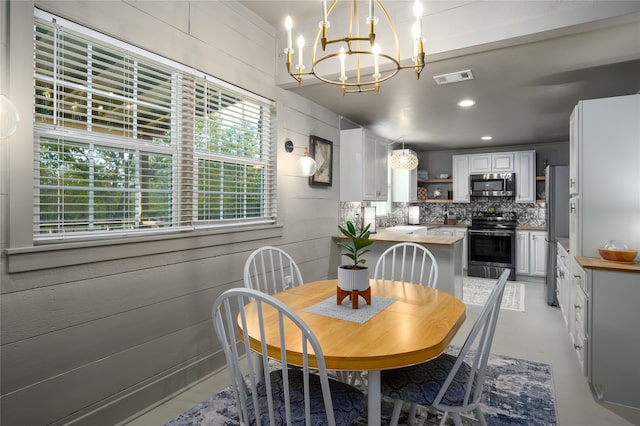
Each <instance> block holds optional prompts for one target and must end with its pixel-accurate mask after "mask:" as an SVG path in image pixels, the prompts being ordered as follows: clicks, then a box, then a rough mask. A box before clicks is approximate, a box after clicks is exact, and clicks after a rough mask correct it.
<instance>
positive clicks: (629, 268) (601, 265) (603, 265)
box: [576, 256, 640, 274]
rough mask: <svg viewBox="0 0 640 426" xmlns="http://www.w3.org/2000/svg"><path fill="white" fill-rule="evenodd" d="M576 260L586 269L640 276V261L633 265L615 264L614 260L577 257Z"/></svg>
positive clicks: (632, 263)
mask: <svg viewBox="0 0 640 426" xmlns="http://www.w3.org/2000/svg"><path fill="white" fill-rule="evenodd" d="M576 260H577V261H578V263H579V264H580V266H582V267H583V268H586V269H602V270H605V271H618V272H631V273H635V274H640V261H637V260H636V261H635V262H631V263H625V262H614V261H612V260H605V259H602V258H600V257H585V256H576Z"/></svg>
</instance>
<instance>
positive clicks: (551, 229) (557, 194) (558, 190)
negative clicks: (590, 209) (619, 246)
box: [545, 166, 569, 306]
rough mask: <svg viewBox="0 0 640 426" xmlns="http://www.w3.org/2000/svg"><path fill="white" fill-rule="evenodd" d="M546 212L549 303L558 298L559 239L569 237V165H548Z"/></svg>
mask: <svg viewBox="0 0 640 426" xmlns="http://www.w3.org/2000/svg"><path fill="white" fill-rule="evenodd" d="M545 175H546V179H545V213H546V230H547V279H546V286H545V296H546V299H547V303H548V304H549V305H554V306H556V305H558V299H557V298H556V258H557V241H558V239H559V238H566V239H568V238H569V166H547V168H546V170H545Z"/></svg>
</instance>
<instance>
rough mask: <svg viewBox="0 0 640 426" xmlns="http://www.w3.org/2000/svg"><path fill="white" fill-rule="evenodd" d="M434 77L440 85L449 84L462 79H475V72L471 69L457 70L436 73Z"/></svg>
mask: <svg viewBox="0 0 640 426" xmlns="http://www.w3.org/2000/svg"><path fill="white" fill-rule="evenodd" d="M433 79H434V80H435V81H436V83H438V84H439V85H441V84H449V83H459V82H461V81H466V80H473V73H472V72H471V70H464V71H456V72H450V73H449V74H440V75H434V76H433Z"/></svg>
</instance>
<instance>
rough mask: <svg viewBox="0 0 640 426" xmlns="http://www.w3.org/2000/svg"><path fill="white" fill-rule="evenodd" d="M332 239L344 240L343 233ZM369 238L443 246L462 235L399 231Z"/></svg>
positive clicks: (373, 235) (457, 239)
mask: <svg viewBox="0 0 640 426" xmlns="http://www.w3.org/2000/svg"><path fill="white" fill-rule="evenodd" d="M332 238H333V240H334V241H340V240H346V239H347V237H345V236H344V235H334V236H333V237H332ZM369 239H371V240H373V241H381V242H389V243H418V244H436V245H443V246H452V245H453V244H455V243H456V242H458V241H461V240H463V239H464V237H455V236H446V235H418V234H403V233H400V232H384V231H381V232H378V233H375V234H371V235H370V236H369Z"/></svg>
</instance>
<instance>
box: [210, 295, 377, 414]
mask: <svg viewBox="0 0 640 426" xmlns="http://www.w3.org/2000/svg"><path fill="white" fill-rule="evenodd" d="M250 302H254V303H255V305H256V306H255V312H256V317H255V318H254V317H252V320H254V321H255V320H256V319H257V320H258V321H259V324H258V329H259V339H260V341H261V351H262V355H261V356H260V363H261V365H260V366H258V365H256V363H255V358H256V357H254V356H246V354H249V353H251V351H252V350H251V347H250V343H249V342H250V338H249V335H248V331H247V330H248V327H249V326H250V324H249V320H248V316H247V312H246V311H245V305H246V304H247V303H250ZM274 309H275V310H276V311H277V321H271V322H270V323H266V321H264V315H265V313H266V312H267V311H273V310H274ZM212 318H213V323H214V330H215V334H216V337H217V339H218V341H219V342H220V344H221V345H222V349H223V352H224V355H225V358H226V360H227V366H228V370H229V374H230V379H231V388H232V390H233V396H234V398H235V399H236V402H237V404H236V406H237V407H238V412H239V420H240V424H243V425H249V424H263V422H264V421H265V420H266V419H267V418H268V419H269V424H279V421H280V420H279V419H280V417H283V418H285V419H286V424H287V425H291V424H293V423H294V422H295V421H296V420H295V419H294V417H293V413H294V412H296V411H299V410H300V408H297V409H294V406H295V405H296V404H298V405H299V404H300V402H299V399H302V400H303V403H302V405H303V407H304V410H305V413H304V419H305V423H306V424H307V425H311V424H312V406H311V403H310V401H312V400H313V399H314V398H317V396H315V397H314V396H313V395H312V393H311V380H310V378H311V377H312V376H314V375H317V377H318V378H319V382H320V387H321V394H322V399H323V402H324V408H325V410H324V415H326V419H324V420H323V421H322V423H325V422H326V424H328V425H330V426H335V425H336V417H335V414H334V411H333V402H332V399H331V390H330V385H329V378H328V375H327V369H326V364H325V360H324V354H323V352H322V348H321V346H320V344H319V342H318V340H317V338H316V337H315V335H314V334H313V333H312V331H311V329H310V328H309V327H308V326H307V325H306V323H305V322H304V321H303V320H302V318H300V316H298V315H297V314H296V313H295V312H293V311H292V310H291V309H290V308H289V307H288V306H286V305H285V304H284V303H282V302H280V301H279V300H277V299H275V298H274V297H273V296H271V295H268V294H266V293H264V292H262V291H259V290H256V289H250V288H234V289H230V290H227V291H225V292H224V293H223V294H221V295H220V296H219V297H218V298H217V299H216V301H215V303H214V305H213V308H212ZM285 323H293V324H294V325H295V326H296V327H295V332H294V333H296V334H297V338H293V339H292V336H290V335H289V334H287V328H285ZM275 327H277V333H278V335H279V344H280V348H281V349H280V357H281V361H282V365H285V366H286V363H287V341H301V342H302V368H301V369H300V370H298V371H301V372H302V373H301V374H302V376H303V380H302V386H303V394H302V395H304V397H303V398H299V397H296V396H295V395H294V393H295V392H296V391H294V390H293V388H290V378H291V372H290V370H289V369H288V368H283V369H282V370H281V374H282V380H281V381H280V382H278V384H277V386H278V387H282V396H280V394H279V393H278V394H277V392H280V391H279V390H277V389H274V386H275V382H274V383H273V384H272V380H274V379H273V376H272V374H273V372H272V371H271V370H270V368H269V358H268V356H267V339H268V337H267V336H273V335H274V333H276V331H275V330H274V328H275ZM240 328H241V329H242V332H240ZM289 333H292V331H289ZM253 337H254V338H258V336H253ZM311 356H313V357H314V359H315V361H316V364H317V368H315V367H314V369H313V372H312V369H311V368H310V361H309V359H310V357H311ZM243 361H244V363H245V364H246V368H245V370H246V371H245V372H244V373H243V369H242V368H241V365H242V362H243ZM245 374H246V376H247V378H246V380H245ZM259 389H262V392H263V393H264V395H263V396H261V394H260V391H259ZM279 398H280V399H281V398H284V407H285V410H284V413H281V414H280V415H276V412H277V411H278V407H279V406H281V405H282V404H280V403H278V404H274V400H276V399H279ZM265 400H266V404H265ZM362 401H366V397H365V396H364V395H362ZM362 404H363V410H364V404H365V402H363V403H362ZM250 405H251V406H252V407H250ZM261 407H262V409H261ZM265 407H266V410H265ZM314 409H315V408H314ZM265 411H266V413H265ZM256 416H257V417H261V418H255V417H256ZM313 421H314V422H317V421H318V419H315V420H313Z"/></svg>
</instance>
